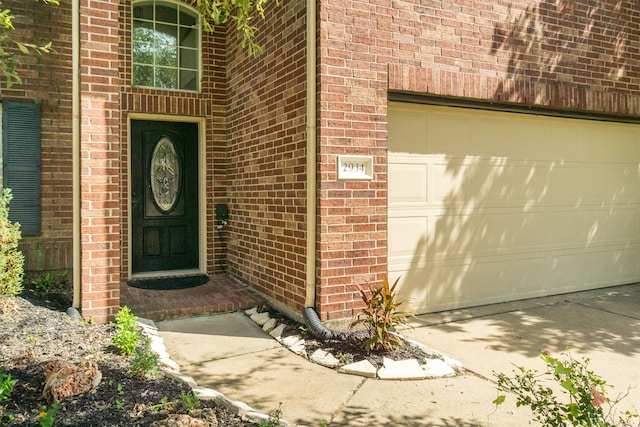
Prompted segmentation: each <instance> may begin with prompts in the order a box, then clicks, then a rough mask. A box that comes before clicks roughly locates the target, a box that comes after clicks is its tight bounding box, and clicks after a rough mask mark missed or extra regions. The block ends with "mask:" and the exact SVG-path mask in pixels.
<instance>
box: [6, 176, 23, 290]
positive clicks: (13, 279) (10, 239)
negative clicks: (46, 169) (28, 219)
mask: <svg viewBox="0 0 640 427" xmlns="http://www.w3.org/2000/svg"><path fill="white" fill-rule="evenodd" d="M12 198H13V196H12V195H11V190H9V189H8V188H4V189H3V188H2V187H0V297H2V296H6V295H8V296H15V295H19V294H20V293H21V292H22V277H23V275H24V256H23V255H22V252H20V250H19V249H18V243H20V239H21V237H22V235H21V233H20V224H18V223H12V222H11V221H10V220H9V203H10V202H11V199H12Z"/></svg>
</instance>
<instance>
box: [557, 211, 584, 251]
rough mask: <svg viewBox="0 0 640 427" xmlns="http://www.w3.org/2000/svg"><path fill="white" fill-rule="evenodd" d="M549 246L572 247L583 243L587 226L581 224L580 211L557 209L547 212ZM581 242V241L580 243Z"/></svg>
mask: <svg viewBox="0 0 640 427" xmlns="http://www.w3.org/2000/svg"><path fill="white" fill-rule="evenodd" d="M547 218H548V223H549V248H551V249H559V248H574V247H575V246H576V244H580V245H584V243H585V239H586V236H587V231H588V230H589V229H588V228H586V229H585V227H584V226H583V220H582V212H581V211H580V210H578V209H571V210H558V211H552V212H549V213H548V214H547ZM580 242H581V243H580Z"/></svg>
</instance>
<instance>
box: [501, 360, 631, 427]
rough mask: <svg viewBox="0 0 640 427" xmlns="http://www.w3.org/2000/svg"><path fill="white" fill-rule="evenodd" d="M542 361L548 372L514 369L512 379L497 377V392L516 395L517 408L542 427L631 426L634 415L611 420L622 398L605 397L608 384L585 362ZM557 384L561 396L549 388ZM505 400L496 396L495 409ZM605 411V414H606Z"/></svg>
mask: <svg viewBox="0 0 640 427" xmlns="http://www.w3.org/2000/svg"><path fill="white" fill-rule="evenodd" d="M540 357H541V359H542V360H543V361H544V362H545V364H546V365H547V370H546V371H545V372H544V373H542V374H540V373H538V372H537V371H535V370H528V369H525V368H524V367H521V366H517V367H516V368H517V371H516V370H514V372H515V376H514V377H513V378H510V377H507V376H506V375H505V374H502V373H499V374H496V373H494V375H495V376H496V377H497V379H498V391H506V392H510V393H513V394H515V396H516V406H528V407H529V408H530V409H531V411H532V412H533V415H534V418H535V419H536V420H537V421H538V422H540V423H541V424H542V426H543V427H560V426H598V427H614V426H632V425H637V424H632V419H637V418H638V415H637V414H632V413H631V412H626V413H625V414H624V415H623V416H620V417H619V418H618V420H613V408H614V407H615V406H616V405H617V404H618V402H620V400H621V398H618V399H617V400H614V401H611V400H610V399H609V398H608V397H607V394H606V390H605V389H606V388H607V387H608V385H607V383H606V382H605V381H604V380H603V379H602V378H600V377H599V376H598V375H596V374H595V373H594V372H593V371H591V370H589V369H588V362H589V360H588V359H584V361H582V362H580V361H578V360H575V359H574V358H572V357H571V355H569V354H567V355H566V358H565V359H566V360H560V359H558V358H555V357H552V356H551V353H550V352H549V351H543V352H542V353H541V355H540ZM550 382H556V383H557V384H558V385H559V387H558V390H561V392H562V395H560V396H558V395H557V393H556V392H555V391H554V390H553V389H552V388H551V387H549V384H550ZM505 399H506V396H505V395H498V397H497V398H496V400H494V401H493V403H494V404H495V405H496V406H498V405H501V404H502V403H503V402H504V401H505ZM605 408H606V410H605Z"/></svg>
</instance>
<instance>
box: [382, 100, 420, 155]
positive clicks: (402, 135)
mask: <svg viewBox="0 0 640 427" xmlns="http://www.w3.org/2000/svg"><path fill="white" fill-rule="evenodd" d="M388 114H389V116H388V117H389V122H393V123H394V124H395V125H394V126H393V128H389V135H388V140H389V143H390V144H393V146H394V152H396V153H426V152H427V115H426V113H425V111H423V110H421V109H419V108H415V106H409V107H407V106H405V107H402V108H398V109H393V110H389V113H388ZM392 141H393V142H392Z"/></svg>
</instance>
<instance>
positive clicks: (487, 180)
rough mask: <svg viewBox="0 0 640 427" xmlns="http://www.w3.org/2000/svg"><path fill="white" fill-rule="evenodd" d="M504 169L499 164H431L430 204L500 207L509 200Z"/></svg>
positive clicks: (454, 162)
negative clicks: (431, 186)
mask: <svg viewBox="0 0 640 427" xmlns="http://www.w3.org/2000/svg"><path fill="white" fill-rule="evenodd" d="M508 169H509V168H508V166H506V165H502V164H500V162H488V161H479V160H470V161H466V162H457V161H449V162H447V161H445V160H444V159H437V160H435V161H434V164H433V178H432V180H433V183H434V184H433V187H434V190H433V191H434V195H433V202H434V203H435V204H441V205H447V206H455V207H460V208H465V207H469V206H471V207H475V206H478V205H480V204H482V205H491V204H496V202H497V203H499V204H503V203H504V201H505V200H508V199H509V198H510V197H511V194H510V190H511V188H510V186H509V185H507V182H508V178H507V177H508V175H509V173H508Z"/></svg>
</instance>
